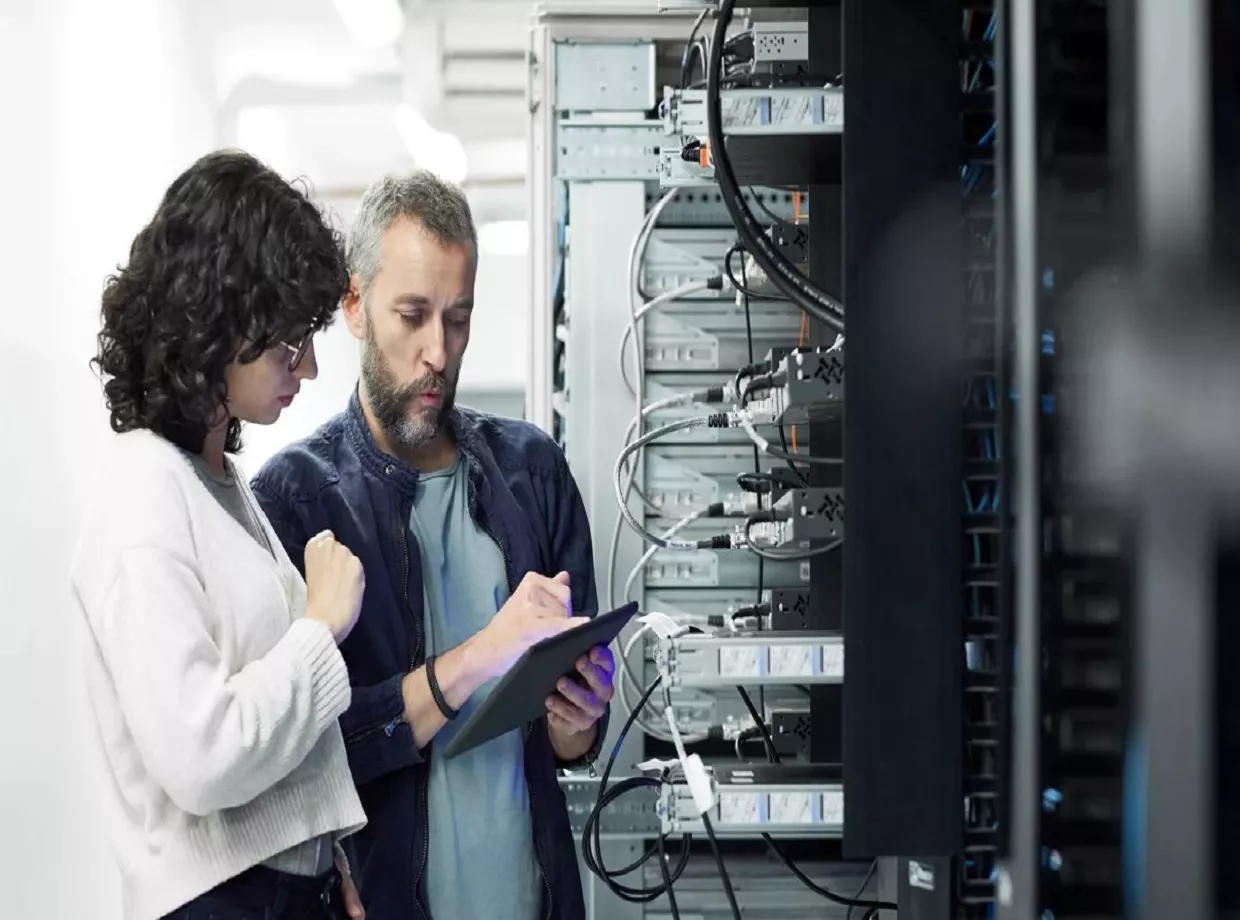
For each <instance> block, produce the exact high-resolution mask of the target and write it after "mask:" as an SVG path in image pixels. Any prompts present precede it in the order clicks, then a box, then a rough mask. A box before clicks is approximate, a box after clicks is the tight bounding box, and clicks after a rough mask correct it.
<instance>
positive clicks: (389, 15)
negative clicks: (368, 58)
mask: <svg viewBox="0 0 1240 920" xmlns="http://www.w3.org/2000/svg"><path fill="white" fill-rule="evenodd" d="M332 2H333V3H334V4H335V6H336V12H337V13H339V14H340V18H341V19H343V20H344V24H345V27H346V28H347V29H348V30H349V34H350V35H352V36H353V40H354V41H355V42H357V43H358V44H359V45H361V46H362V47H363V48H386V47H390V46H392V45H394V44H396V41H397V39H399V38H400V34H401V32H402V31H404V28H405V14H404V12H402V10H401V8H400V0H332Z"/></svg>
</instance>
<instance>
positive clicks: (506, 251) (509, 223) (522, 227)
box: [478, 220, 530, 256]
mask: <svg viewBox="0 0 1240 920" xmlns="http://www.w3.org/2000/svg"><path fill="white" fill-rule="evenodd" d="M478 248H479V249H481V250H482V251H483V252H489V253H491V254H492V255H497V256H523V255H525V254H526V253H528V252H529V251H530V225H529V222H528V221H524V220H494V221H491V222H490V223H486V224H483V225H482V226H481V227H479V228H478Z"/></svg>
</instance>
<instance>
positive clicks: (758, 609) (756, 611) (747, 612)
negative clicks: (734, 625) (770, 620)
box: [732, 604, 771, 620]
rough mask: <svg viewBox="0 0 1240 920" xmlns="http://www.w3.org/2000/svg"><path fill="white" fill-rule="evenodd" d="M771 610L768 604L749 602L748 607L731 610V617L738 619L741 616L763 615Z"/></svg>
mask: <svg viewBox="0 0 1240 920" xmlns="http://www.w3.org/2000/svg"><path fill="white" fill-rule="evenodd" d="M770 612H771V605H770V604H751V605H750V606H748V607H740V608H738V609H737V610H734V611H732V619H733V620H739V619H741V618H742V617H763V616H766V615H767V614H768V613H770Z"/></svg>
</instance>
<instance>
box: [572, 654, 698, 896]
mask: <svg viewBox="0 0 1240 920" xmlns="http://www.w3.org/2000/svg"><path fill="white" fill-rule="evenodd" d="M661 681H662V678H655V679H654V680H653V681H652V682H651V684H650V686H649V687H647V688H646V691H645V693H643V694H642V697H641V699H640V700H638V701H637V705H635V706H634V707H633V711H632V712H630V713H629V718H628V720H627V721H626V722H625V723H624V728H622V729H621V730H620V737H619V738H617V739H616V743H615V745H614V746H613V747H612V749H611V756H609V757H608V758H607V766H606V767H605V768H604V770H603V776H602V778H601V779H600V780H599V784H598V798H597V799H596V800H595V802H594V808H593V809H592V810H591V811H590V816H589V817H588V818H586V823H585V827H584V828H583V829H582V832H581V858H582V859H583V860H584V861H585V864H586V868H588V869H589V870H590V871H591V872H592V873H594V875H595V876H597V877H598V878H599V879H601V880H602V882H603V884H604V885H606V886H607V888H608V889H609V890H610V891H611V892H612V893H613V894H614V895H615V896H616V897H618V898H620V900H622V901H628V902H629V903H631V904H644V903H647V902H649V901H653V900H655V899H656V898H659V897H661V896H662V895H664V894H667V896H668V904H669V905H670V906H671V909H672V916H673V918H678V917H679V913H678V911H677V909H676V901H675V895H674V894H673V893H672V885H673V884H674V883H675V882H676V880H677V879H679V878H680V876H681V875H682V874H683V873H684V871H685V866H687V865H688V864H689V845H690V844H691V843H692V841H693V838H692V837H691V836H689V835H685V837H684V839H683V840H682V841H681V849H680V857H679V859H678V860H677V863H676V866H675V867H674V868H672V869H670V870H669V869H668V865H667V859H666V857H665V855H664V852H665V849H666V844H665V842H664V838H663V835H662V834H660V835H659V839H658V841H657V842H656V843H655V845H654V846H652V847H651V848H650V849H648V850H647V851H646V852H645V853H644V854H642V855H641V856H639V857H638V858H637V859H636V860H634V861H633V862H631V863H629V864H628V865H627V866H622V867H621V868H619V869H608V868H607V867H606V866H605V865H604V864H603V842H602V836H601V835H602V830H601V825H602V814H603V809H604V808H606V807H607V806H608V805H610V804H611V803H612V802H614V801H616V799H618V798H620V797H621V796H622V795H624V794H625V793H627V792H632V791H633V790H634V789H642V788H647V787H651V786H653V787H655V788H658V787H659V786H661V785H663V781H662V780H659V779H654V778H653V777H650V776H631V777H629V778H627V779H622V780H620V782H618V783H616V785H615V786H613V787H612V788H610V789H609V788H608V787H607V781H608V779H609V778H610V777H611V771H612V768H613V767H615V765H616V756H617V755H618V754H619V753H620V746H621V745H623V744H624V739H625V738H626V737H627V736H628V733H629V729H631V728H632V727H633V724H634V723H635V722H636V721H637V716H638V714H639V713H640V712H641V711H642V709H643V708H645V706H646V703H647V702H648V701H649V700H650V695H651V694H652V693H654V691H655V688H656V687H658V686H659V684H660V682H661ZM652 857H653V858H656V859H658V860H659V864H660V870H661V872H662V874H663V882H662V884H659V885H655V886H653V887H650V888H637V887H634V886H632V885H626V884H624V883H622V882H619V881H617V879H619V878H622V877H624V876H626V875H629V874H631V873H633V872H636V871H637V870H638V869H640V868H641V867H642V866H644V865H645V864H646V863H647V862H649V861H650V859H651V858H652Z"/></svg>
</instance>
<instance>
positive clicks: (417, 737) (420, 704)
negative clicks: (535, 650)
mask: <svg viewBox="0 0 1240 920" xmlns="http://www.w3.org/2000/svg"><path fill="white" fill-rule="evenodd" d="M435 679H436V681H438V683H439V690H440V692H441V693H442V694H443V696H444V699H445V700H446V701H447V703H448V705H449V706H450V707H451V708H452V709H460V708H461V707H462V706H463V705H465V701H466V700H468V699H469V698H470V697H471V696H473V695H474V691H476V690H477V689H478V688H479V687H481V686H482V684H483V683H485V682H486V680H487V672H486V669H485V667H484V662H483V660H482V655H481V653H480V651H479V649H478V642H477V637H476V636H475V637H473V638H470V639H467V640H466V641H465V642H464V643H462V644H461V645H458V646H457V647H456V648H454V649H452V650H451V651H448V652H444V653H443V654H442V655H440V656H439V657H438V658H436V659H435ZM402 690H403V692H404V696H405V721H406V722H408V723H409V727H410V728H411V729H412V730H413V740H414V742H415V743H416V744H417V746H418V747H419V748H423V747H425V746H426V745H427V743H428V742H429V741H430V740H431V739H432V738H434V737H435V735H436V734H437V733H438V732H439V730H440V729H441V728H443V727H444V726H445V725H446V724H447V722H448V720H447V718H445V717H444V714H443V713H442V712H440V711H439V706H438V705H437V704H436V703H435V697H434V696H432V695H431V685H430V683H429V682H428V680H427V677H426V666H425V665H423V666H422V667H420V668H418V669H417V670H416V671H412V672H411V673H409V674H407V675H405V680H404V682H403V686H402Z"/></svg>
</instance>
